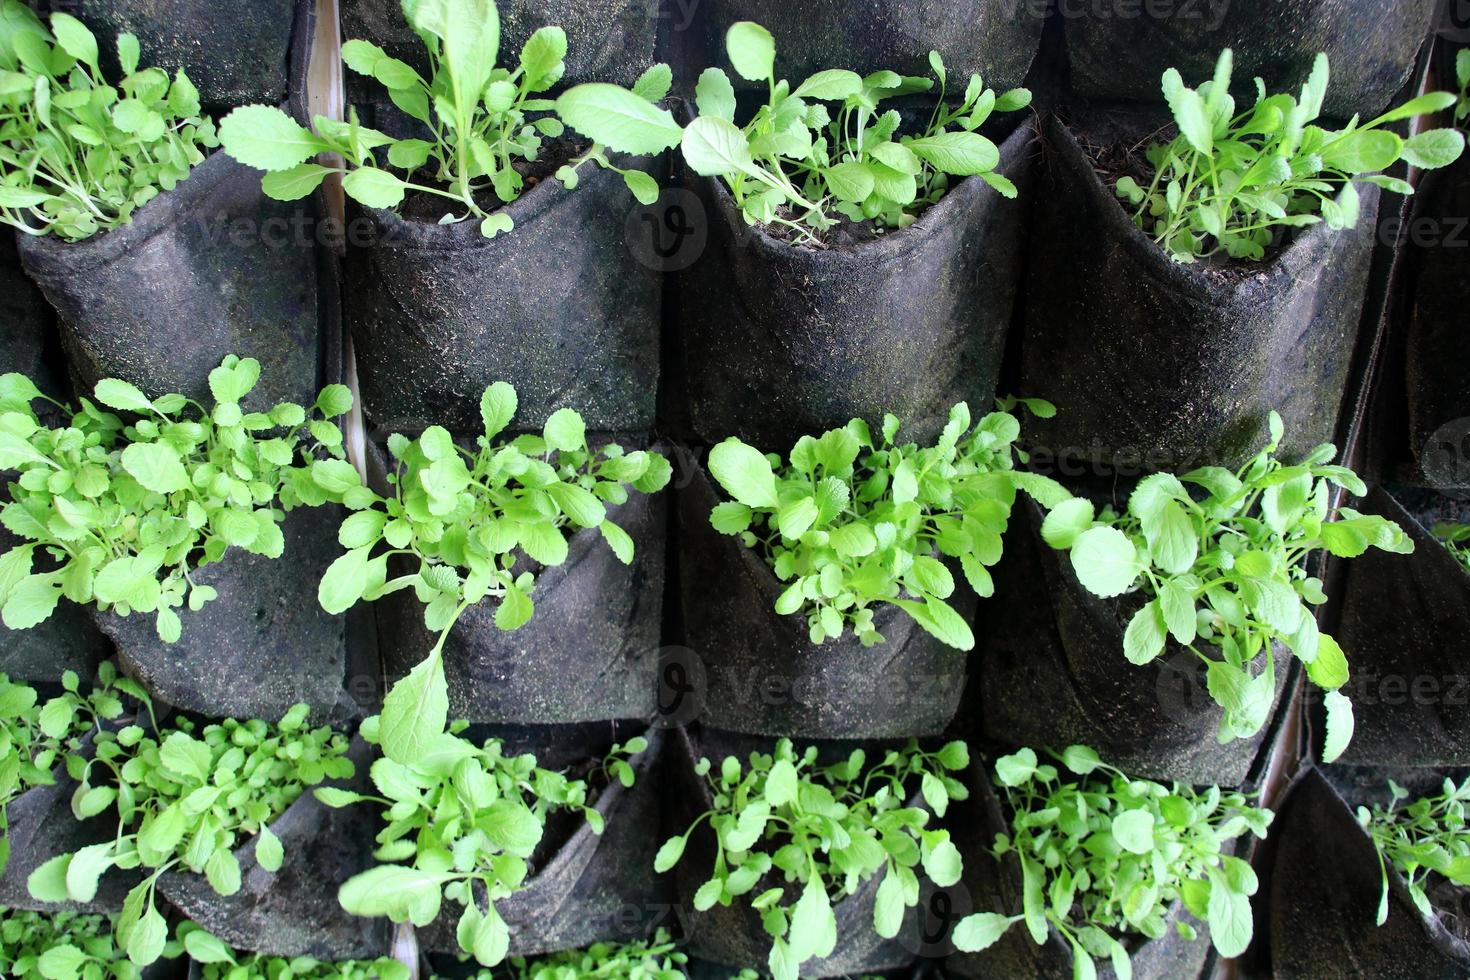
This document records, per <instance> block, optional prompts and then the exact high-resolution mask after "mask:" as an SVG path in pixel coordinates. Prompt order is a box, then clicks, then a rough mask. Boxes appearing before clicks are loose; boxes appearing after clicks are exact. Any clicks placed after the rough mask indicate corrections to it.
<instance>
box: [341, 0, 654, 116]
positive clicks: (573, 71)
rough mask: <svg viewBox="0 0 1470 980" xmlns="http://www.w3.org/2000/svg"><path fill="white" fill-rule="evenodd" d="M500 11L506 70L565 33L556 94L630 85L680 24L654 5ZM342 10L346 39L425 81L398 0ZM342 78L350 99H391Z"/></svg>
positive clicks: (501, 5)
mask: <svg viewBox="0 0 1470 980" xmlns="http://www.w3.org/2000/svg"><path fill="white" fill-rule="evenodd" d="M496 7H497V8H498V9H499V13H500V58H499V62H498V63H499V64H500V65H501V66H503V67H505V68H507V69H510V70H514V69H515V67H516V66H517V65H518V64H519V63H520V62H519V58H520V51H521V46H522V45H523V44H525V43H526V39H527V38H529V37H530V36H531V35H532V34H534V33H535V32H536V31H537V30H539V29H540V28H542V27H549V26H556V27H560V28H561V29H562V30H563V31H565V32H566V35H567V58H566V63H567V70H566V74H565V75H564V76H563V78H562V81H561V83H560V85H559V86H558V88H564V87H568V86H571V85H576V84H578V83H580V82H612V83H613V84H615V85H623V86H629V85H632V84H633V83H634V82H635V81H637V80H638V76H639V75H642V74H643V72H644V70H645V69H647V68H648V66H649V65H651V64H653V63H654V62H655V61H657V60H658V58H657V57H656V54H655V47H656V41H657V38H658V33H659V30H660V28H661V26H662V25H665V24H670V23H677V21H675V20H673V18H675V16H676V12H674V11H663V10H661V9H660V5H659V3H658V2H657V0H655V2H652V3H651V2H650V0H499V2H497V3H496ZM341 10H342V39H343V40H344V41H347V40H351V39H354V38H361V39H362V40H364V41H371V42H373V43H374V44H376V45H378V46H379V47H381V48H382V49H383V50H384V51H386V52H387V53H388V54H389V55H390V56H392V57H394V58H398V59H400V60H402V61H406V62H407V63H408V64H410V65H412V66H413V67H414V68H415V69H416V70H417V71H418V72H419V74H420V75H422V76H423V77H424V78H425V79H427V78H428V70H429V64H428V52H427V50H426V49H425V48H424V43H423V41H421V40H420V39H419V37H418V35H417V34H415V33H414V31H413V28H412V27H410V26H409V24H408V21H407V20H406V19H405V18H404V16H403V8H402V6H401V4H400V3H399V0H342V3H341ZM678 19H679V20H682V19H683V18H682V17H679V18H678ZM342 74H343V76H344V77H345V79H346V81H347V93H348V99H349V101H352V102H358V101H364V100H375V99H385V98H386V97H387V92H386V91H385V90H384V89H383V88H382V86H381V85H379V84H378V83H377V82H374V81H372V80H370V79H368V78H366V77H364V76H362V75H359V74H357V73H356V72H354V71H351V70H349V69H346V68H344V69H343V73H342Z"/></svg>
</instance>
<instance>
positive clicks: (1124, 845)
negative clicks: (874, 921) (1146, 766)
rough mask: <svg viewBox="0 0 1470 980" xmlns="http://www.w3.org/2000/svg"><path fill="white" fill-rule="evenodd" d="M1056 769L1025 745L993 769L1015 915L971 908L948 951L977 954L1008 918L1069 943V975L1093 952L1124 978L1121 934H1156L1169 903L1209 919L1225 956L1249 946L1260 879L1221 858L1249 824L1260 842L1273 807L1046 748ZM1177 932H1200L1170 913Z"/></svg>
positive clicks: (1088, 972)
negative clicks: (1015, 876)
mask: <svg viewBox="0 0 1470 980" xmlns="http://www.w3.org/2000/svg"><path fill="white" fill-rule="evenodd" d="M1052 755H1054V757H1055V758H1056V760H1057V761H1058V762H1060V763H1061V764H1062V766H1063V768H1064V769H1065V770H1066V771H1067V772H1068V773H1070V775H1064V774H1063V773H1062V771H1061V770H1059V769H1058V768H1057V766H1055V765H1052V764H1050V763H1043V762H1041V761H1040V760H1039V759H1038V758H1037V755H1036V752H1035V751H1033V750H1032V749H1021V750H1020V751H1019V752H1016V753H1014V754H1013V755H1008V756H1004V757H1002V758H1000V759H998V760H997V761H996V764H995V783H996V785H997V786H999V787H1001V788H1002V790H1003V791H1004V794H1005V799H1006V804H1007V806H1008V809H1009V810H1010V814H1011V832H1010V833H1009V834H997V835H996V840H995V847H994V849H993V851H992V853H993V854H994V855H995V856H996V857H997V858H1001V857H1004V856H1005V855H1008V854H1009V855H1014V856H1015V859H1016V861H1017V862H1018V863H1019V865H1020V869H1021V879H1022V909H1021V912H1020V913H1019V914H1014V915H1008V914H1001V913H997V912H979V913H976V914H974V915H970V916H967V917H965V918H964V919H962V920H960V922H959V923H957V924H956V926H955V932H954V935H953V940H954V943H955V946H956V947H957V948H959V949H961V950H965V951H971V952H973V951H979V950H982V949H985V948H986V947H988V946H990V945H991V944H993V943H995V942H996V941H997V940H999V939H1000V937H1001V936H1003V935H1004V934H1005V932H1006V931H1007V930H1008V929H1009V928H1010V927H1011V926H1013V925H1015V924H1016V923H1018V922H1019V923H1024V924H1025V927H1026V930H1027V932H1028V933H1029V934H1030V936H1031V939H1032V940H1033V941H1034V942H1035V943H1036V944H1037V945H1038V946H1039V945H1042V944H1044V943H1045V942H1046V941H1047V936H1048V934H1049V932H1050V930H1051V929H1056V931H1057V933H1058V934H1059V935H1060V936H1061V937H1062V938H1063V939H1064V940H1066V941H1067V943H1068V944H1069V945H1070V946H1071V948H1072V953H1073V956H1074V957H1075V959H1076V963H1077V968H1076V974H1077V976H1079V977H1080V976H1093V975H1094V974H1095V968H1093V962H1092V961H1093V957H1098V958H1100V959H1101V958H1106V959H1107V960H1108V961H1109V962H1111V964H1112V967H1113V972H1114V973H1115V974H1116V975H1117V976H1118V977H1119V980H1128V978H1129V977H1131V976H1132V974H1133V970H1132V964H1131V962H1130V959H1129V954H1128V949H1127V946H1126V945H1125V943H1126V941H1127V938H1128V937H1129V936H1144V937H1147V938H1150V939H1158V938H1161V937H1162V936H1164V935H1165V933H1166V932H1167V925H1168V923H1167V920H1168V917H1169V915H1170V913H1171V911H1172V909H1173V906H1174V904H1175V903H1176V902H1182V903H1183V906H1184V908H1185V909H1186V910H1187V911H1188V912H1189V913H1190V914H1191V915H1192V916H1194V917H1195V918H1196V919H1199V920H1200V921H1203V922H1207V923H1208V924H1209V927H1210V938H1211V940H1212V941H1213V943H1214V945H1215V949H1216V950H1217V951H1219V953H1220V955H1221V956H1226V957H1231V956H1239V955H1240V954H1241V953H1243V952H1244V951H1245V949H1246V947H1247V946H1249V945H1250V940H1251V932H1252V928H1253V924H1252V918H1251V907H1250V898H1251V896H1252V895H1254V894H1255V893H1256V889H1257V887H1258V882H1257V880H1256V874H1255V872H1254V871H1253V870H1252V869H1251V866H1250V864H1249V863H1248V862H1246V861H1244V860H1242V859H1240V858H1238V857H1235V856H1234V855H1231V854H1229V853H1227V851H1228V850H1229V848H1230V847H1231V845H1232V842H1233V841H1235V839H1236V838H1238V837H1240V836H1241V835H1242V834H1244V833H1246V832H1247V831H1249V832H1250V833H1251V834H1254V835H1255V836H1256V837H1265V836H1266V828H1267V827H1268V826H1269V825H1270V823H1271V818H1272V814H1271V811H1269V810H1264V809H1259V808H1256V807H1253V806H1251V805H1250V801H1249V799H1248V798H1247V797H1246V796H1245V795H1244V794H1241V793H1221V791H1220V789H1219V788H1218V787H1214V786H1211V787H1209V788H1208V789H1206V790H1203V791H1199V790H1195V789H1193V788H1191V787H1188V786H1183V785H1181V784H1179V783H1175V784H1173V785H1172V786H1165V785H1163V784H1161V783H1156V782H1152V781H1150V780H1146V779H1134V778H1132V777H1130V776H1127V775H1125V774H1124V773H1122V772H1120V771H1119V770H1118V769H1115V768H1114V767H1112V766H1109V765H1106V764H1105V763H1103V762H1102V761H1100V760H1099V759H1098V756H1097V753H1096V752H1094V751H1093V750H1092V749H1090V748H1087V747H1086V746H1082V745H1074V746H1072V747H1070V748H1068V749H1067V750H1066V751H1065V752H1061V753H1052ZM1175 928H1176V930H1177V931H1178V933H1179V934H1180V935H1181V936H1183V937H1185V938H1186V939H1189V940H1193V939H1195V938H1196V931H1195V929H1194V927H1193V926H1192V925H1191V924H1190V923H1188V922H1186V921H1184V920H1183V919H1178V920H1176V921H1175Z"/></svg>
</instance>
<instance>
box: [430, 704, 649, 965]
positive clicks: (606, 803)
mask: <svg viewBox="0 0 1470 980" xmlns="http://www.w3.org/2000/svg"><path fill="white" fill-rule="evenodd" d="M644 735H645V737H646V738H647V739H648V748H646V749H644V751H643V752H642V753H640V754H639V755H637V756H635V757H634V758H633V759H632V760H631V761H632V765H633V769H634V772H635V773H636V778H635V781H634V783H633V786H632V787H631V788H627V787H624V786H623V785H622V784H621V783H619V782H618V781H617V780H613V781H612V783H611V785H609V786H607V787H606V788H604V789H603V791H602V792H601V793H600V794H599V795H598V797H597V801H596V803H595V804H594V807H595V808H596V809H597V811H598V812H599V813H601V814H602V816H603V819H604V821H605V826H604V829H603V832H602V835H601V836H598V835H597V834H594V833H593V832H592V828H591V826H589V825H588V824H587V822H586V821H585V820H583V819H582V818H581V817H580V816H579V817H578V818H577V827H576V829H575V830H574V831H573V832H572V834H571V836H570V837H569V838H568V839H567V840H565V841H564V842H562V843H561V844H560V846H559V847H558V848H557V849H556V850H555V852H554V853H551V854H549V855H547V859H546V861H545V862H544V863H543V864H542V865H541V866H540V867H534V866H533V867H532V869H531V873H530V875H529V876H528V877H527V878H526V883H525V885H524V887H522V888H521V889H520V890H519V891H517V892H516V893H515V894H514V895H511V896H510V897H508V898H504V899H501V900H500V901H498V902H496V903H495V908H496V909H497V910H498V911H499V912H500V915H501V917H502V918H504V919H505V922H506V925H508V926H509V927H510V937H511V938H510V953H511V955H513V956H539V955H541V954H543V953H550V952H557V951H560V950H564V949H577V948H581V947H584V946H589V945H591V944H592V943H595V942H602V941H613V942H630V941H633V940H635V939H646V938H647V937H648V934H649V933H650V932H652V929H651V928H650V926H649V922H650V921H651V920H652V919H654V918H656V917H659V916H660V914H661V910H663V909H667V908H668V901H669V898H668V895H667V893H666V888H667V884H666V883H665V882H664V881H662V880H661V879H660V877H659V876H658V875H656V874H655V873H654V870H653V859H654V855H655V854H656V853H657V852H658V846H659V844H660V843H662V839H661V838H660V837H659V819H660V814H661V813H662V812H663V802H662V797H661V795H660V792H659V790H660V784H659V777H658V774H657V771H656V768H655V764H656V763H657V761H658V758H659V752H660V751H661V750H662V747H663V740H664V733H663V731H662V730H660V729H657V728H650V729H648V730H647V731H646V732H644ZM608 747H610V743H609V744H606V745H603V746H601V748H602V749H606V748H608ZM517 751H519V749H517ZM537 761H538V764H539V765H541V766H542V767H544V768H563V767H562V766H559V765H557V763H556V762H555V761H552V760H548V759H543V758H541V757H540V755H539V754H538V759H537ZM533 862H534V859H533ZM481 901H482V902H483V901H484V897H483V895H481ZM482 907H483V905H482ZM460 911H461V910H460V907H459V906H458V905H457V904H456V903H453V902H447V903H445V906H444V911H443V912H441V913H440V916H439V918H438V919H437V920H435V921H434V922H433V923H432V924H431V925H429V926H428V927H427V928H425V929H420V930H418V936H419V945H420V947H421V948H422V949H424V950H425V951H428V952H435V953H445V954H457V953H460V952H461V950H460V947H459V943H458V941H457V940H456V939H455V926H456V924H457V923H458V921H459V915H460Z"/></svg>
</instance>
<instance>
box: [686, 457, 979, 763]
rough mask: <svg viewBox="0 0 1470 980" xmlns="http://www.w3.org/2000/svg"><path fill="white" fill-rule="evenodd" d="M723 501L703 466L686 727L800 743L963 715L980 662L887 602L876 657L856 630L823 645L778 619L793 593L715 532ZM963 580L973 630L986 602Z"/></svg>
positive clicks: (802, 625) (691, 508)
mask: <svg viewBox="0 0 1470 980" xmlns="http://www.w3.org/2000/svg"><path fill="white" fill-rule="evenodd" d="M719 499H720V497H719V496H718V491H717V490H716V489H715V487H714V485H713V484H712V483H711V481H710V479H709V477H708V476H707V475H706V474H705V471H704V470H703V468H699V469H696V470H695V471H694V472H693V473H692V475H691V479H690V482H689V485H688V486H687V487H682V488H680V490H679V492H678V507H679V527H680V532H679V554H680V576H679V580H680V589H681V594H682V602H683V617H684V621H685V627H686V637H685V645H686V646H687V647H688V648H689V652H688V653H687V654H685V659H686V660H687V661H688V662H687V663H685V664H683V669H684V673H685V674H686V675H687V676H688V682H689V683H690V684H691V685H692V686H693V687H694V688H695V690H694V691H693V692H692V696H693V697H695V698H696V700H697V702H698V704H697V705H694V706H688V707H685V708H683V709H681V710H683V711H684V712H685V714H684V715H683V716H682V717H681V720H684V721H692V720H694V718H695V717H698V719H699V720H700V721H702V722H703V723H704V724H705V725H707V726H709V727H711V728H716V729H725V730H729V731H734V732H745V733H749V734H757V735H770V736H782V735H784V736H790V737H792V738H825V739H835V738H843V739H876V738H896V737H904V736H923V735H937V734H939V733H940V732H942V731H943V730H944V729H945V727H946V726H947V725H948V724H949V722H950V720H951V719H952V718H953V717H954V715H955V711H956V710H957V709H958V707H959V703H960V695H961V693H962V691H963V688H964V678H965V669H966V664H967V663H968V662H969V658H970V656H971V655H972V654H969V653H966V652H965V651H963V650H957V649H955V648H953V647H950V646H946V645H945V644H944V643H941V642H940V641H939V640H937V639H935V638H934V637H933V636H931V635H930V634H929V633H927V632H925V631H924V629H923V628H922V627H920V626H919V624H918V623H916V622H915V621H914V620H913V619H912V618H910V617H909V615H908V614H907V613H905V612H903V611H902V610H900V609H899V608H898V607H897V606H893V605H889V604H886V603H885V604H881V605H879V606H877V607H876V615H875V616H874V626H875V627H876V628H877V630H878V631H879V632H880V633H882V634H883V636H884V637H886V638H887V642H885V643H880V644H878V645H876V646H872V647H864V646H863V645H862V644H861V643H860V642H858V640H857V639H856V638H855V637H854V636H853V634H852V631H851V630H850V629H849V630H848V631H847V632H846V633H845V634H844V636H843V637H842V638H841V639H838V640H826V641H824V642H823V643H820V644H814V643H812V642H811V640H810V638H809V630H808V626H807V619H806V616H805V614H804V613H801V612H798V613H793V614H792V615H789V616H782V615H780V614H778V613H777V612H776V609H775V605H776V599H777V598H778V597H779V596H780V594H781V593H782V592H783V591H784V590H785V586H784V585H783V584H782V583H781V582H780V581H779V580H778V579H777V578H776V575H775V572H774V571H772V569H771V566H770V565H769V564H768V563H767V562H766V559H765V558H764V557H763V556H762V555H760V554H758V553H757V552H756V551H754V550H752V549H750V548H747V547H745V545H744V544H743V543H742V542H741V540H740V538H739V537H738V536H735V535H726V534H721V533H719V532H718V531H716V530H715V529H714V528H713V527H712V526H711V525H710V521H709V515H710V511H711V510H712V509H713V508H714V506H715V504H716V503H718V501H719ZM955 578H956V581H957V585H956V590H955V594H954V596H952V597H951V598H950V600H948V601H949V602H950V604H951V605H952V606H954V607H955V609H956V611H958V612H959V613H960V615H962V616H964V617H965V618H966V619H967V620H968V619H970V618H972V617H973V615H974V611H975V605H976V602H977V599H976V597H975V595H974V593H973V592H971V591H970V590H969V588H968V586H967V585H966V584H965V583H964V582H963V580H962V577H961V576H959V575H956V576H955ZM665 679H666V683H667V681H668V674H667V673H666V674H665ZM691 708H693V709H694V710H692V711H691Z"/></svg>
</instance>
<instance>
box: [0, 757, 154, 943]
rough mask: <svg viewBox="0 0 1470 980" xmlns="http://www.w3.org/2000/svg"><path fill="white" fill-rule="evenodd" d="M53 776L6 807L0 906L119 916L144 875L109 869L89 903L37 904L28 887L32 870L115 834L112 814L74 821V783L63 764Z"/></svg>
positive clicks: (39, 902)
mask: <svg viewBox="0 0 1470 980" xmlns="http://www.w3.org/2000/svg"><path fill="white" fill-rule="evenodd" d="M90 751H91V738H90V737H88V739H87V744H86V745H85V746H84V748H83V752H84V753H85V754H90ZM53 775H55V777H56V782H55V783H53V784H52V785H50V786H35V787H32V788H31V789H28V790H26V791H25V792H24V793H22V794H20V795H19V796H17V797H16V798H15V799H13V800H11V801H10V803H9V805H8V806H7V808H6V813H7V815H8V817H9V820H10V832H9V840H10V862H9V863H8V864H7V865H6V867H5V873H4V874H3V875H0V906H4V907H6V908H15V909H33V910H35V911H37V912H83V913H87V914H98V913H115V912H119V911H121V910H122V903H123V898H124V897H125V896H126V895H127V893H128V891H129V890H130V889H131V888H132V887H133V886H134V885H136V884H137V883H138V882H140V881H142V880H143V875H142V872H140V871H138V870H136V869H134V870H131V871H123V870H120V869H118V868H111V869H109V870H108V872H107V873H106V874H104V875H103V876H102V877H101V879H100V880H99V881H98V884H97V895H96V897H95V898H93V899H92V901H90V902H80V903H79V902H72V901H66V902H41V901H37V900H36V899H34V898H32V897H31V893H30V891H29V890H28V889H27V888H26V879H27V878H28V877H30V874H31V872H33V871H35V870H36V869H37V868H39V867H40V866H41V865H43V864H45V863H46V862H47V861H49V860H51V859H52V858H54V857H56V856H57V855H59V854H72V853H75V852H76V851H79V850H81V849H82V848H83V847H88V846H90V845H92V844H101V843H102V842H104V841H109V840H112V839H113V838H114V837H116V836H117V820H116V818H115V816H109V814H111V813H112V811H106V812H104V813H102V814H99V815H98V816H95V817H92V818H90V819H88V820H78V819H77V818H76V816H75V815H73V814H72V811H71V798H72V794H73V793H74V792H75V791H76V788H77V784H76V783H75V782H74V781H73V780H72V779H71V778H70V777H69V776H67V774H66V767H65V766H64V765H58V766H57V767H56V769H55V771H54V773H53Z"/></svg>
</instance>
